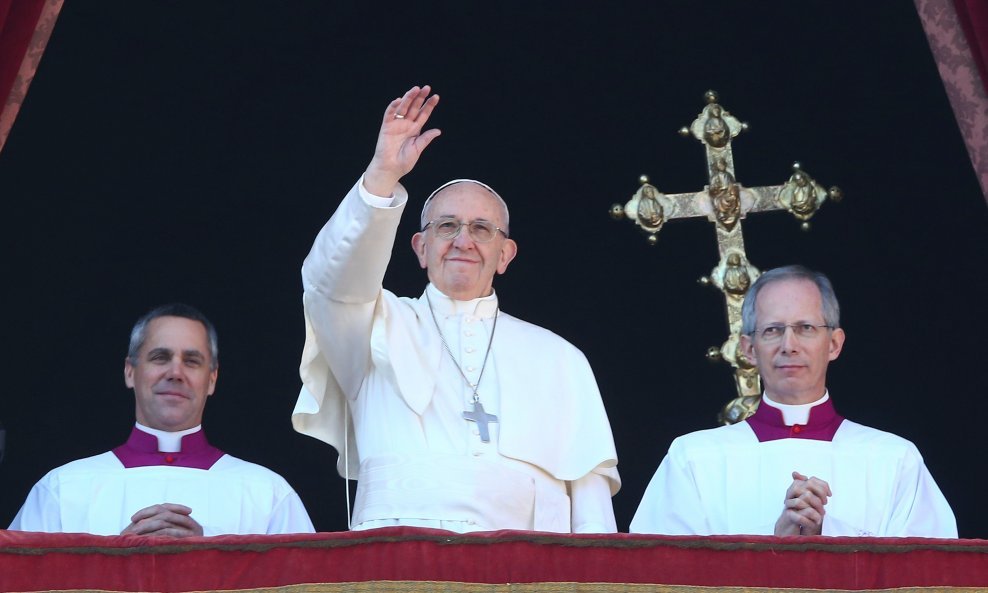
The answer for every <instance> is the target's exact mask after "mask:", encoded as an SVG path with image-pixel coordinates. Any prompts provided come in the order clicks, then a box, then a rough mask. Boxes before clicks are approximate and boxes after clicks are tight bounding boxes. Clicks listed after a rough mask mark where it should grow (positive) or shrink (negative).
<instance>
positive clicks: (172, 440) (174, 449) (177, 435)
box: [134, 422, 202, 453]
mask: <svg viewBox="0 0 988 593" xmlns="http://www.w3.org/2000/svg"><path fill="white" fill-rule="evenodd" d="M134 425H135V426H137V429H138V430H140V431H142V432H146V433H148V434H150V435H154V436H156V437H158V451H161V452H162V453H178V452H179V451H181V450H182V437H184V436H185V435H187V434H192V433H194V432H199V431H200V430H202V424H200V425H199V426H193V427H192V428H186V429H185V430H180V431H178V432H168V431H167V430H158V429H157V428H149V427H147V426H144V425H143V424H141V423H140V422H135V423H134Z"/></svg>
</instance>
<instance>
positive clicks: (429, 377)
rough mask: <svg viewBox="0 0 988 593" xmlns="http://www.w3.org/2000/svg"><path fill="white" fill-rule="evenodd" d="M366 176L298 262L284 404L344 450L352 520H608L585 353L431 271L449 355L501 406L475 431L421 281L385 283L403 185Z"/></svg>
mask: <svg viewBox="0 0 988 593" xmlns="http://www.w3.org/2000/svg"><path fill="white" fill-rule="evenodd" d="M361 184H362V181H358V182H357V185H355V186H354V188H353V189H352V190H351V191H350V192H349V194H348V195H347V196H346V198H344V200H343V202H342V203H341V204H340V206H339V208H338V209H337V211H336V213H335V214H334V215H333V217H332V218H331V219H330V221H329V222H328V223H327V224H326V226H325V227H324V228H323V229H322V231H321V232H320V233H319V236H318V237H317V238H316V241H315V244H314V245H313V248H312V250H311V252H310V253H309V256H308V257H307V258H306V261H305V264H304V266H303V269H302V276H303V286H304V289H305V294H304V310H305V317H306V334H307V335H306V344H305V350H304V352H303V356H302V364H301V369H300V370H301V376H302V380H303V389H302V391H301V393H300V394H299V399H298V402H297V404H296V407H295V411H294V413H293V416H292V420H293V423H294V425H295V427H296V429H297V430H299V431H300V432H302V433H305V434H308V435H310V436H313V437H316V438H318V439H320V440H322V441H325V442H327V443H329V444H330V445H332V446H333V447H335V448H336V449H337V451H339V452H340V454H341V456H340V460H339V463H338V464H337V468H338V470H339V471H340V474H341V475H347V474H349V476H350V478H351V479H358V493H357V497H356V501H355V506H354V510H353V519H352V525H353V528H354V529H360V528H368V527H377V526H383V525H396V524H400V525H415V526H427V527H441V528H445V529H450V530H455V531H477V530H496V529H534V530H539V531H556V532H569V531H574V532H613V531H615V530H616V525H615V522H614V512H613V508H612V505H611V496H612V495H613V494H614V493H615V492H617V489H618V488H619V487H620V478H619V477H618V473H617V469H616V467H615V466H616V464H617V455H616V453H615V450H614V442H613V437H612V435H611V430H610V425H609V423H608V421H607V415H606V413H605V411H604V407H603V403H602V401H601V398H600V393H599V391H598V389H597V384H596V381H595V379H594V377H593V373H592V371H591V370H590V366H589V364H588V363H587V360H586V358H585V357H584V356H583V354H582V353H581V352H580V351H579V350H578V349H577V348H575V347H574V346H572V345H571V344H569V343H568V342H566V341H565V340H563V339H562V338H560V337H559V336H557V335H555V334H553V333H552V332H550V331H548V330H545V329H543V328H540V327H538V326H535V325H532V324H530V323H526V322H524V321H521V320H519V319H516V318H514V317H512V316H510V315H507V314H505V313H503V312H500V313H497V311H498V301H497V297H496V295H491V296H488V297H484V298H480V299H475V300H472V301H467V302H463V301H455V300H452V299H450V298H448V297H446V296H445V295H443V294H442V293H440V292H439V291H438V290H436V289H435V287H433V286H431V285H429V286H428V287H427V288H426V290H427V291H428V294H429V298H430V299H431V301H432V304H433V306H434V308H435V315H436V317H437V319H438V322H439V324H440V327H441V328H442V333H443V335H444V336H445V338H446V340H447V343H448V345H449V348H450V350H451V352H452V354H453V356H455V358H456V363H457V364H459V365H460V366H461V368H462V369H463V373H464V374H466V375H467V377H468V378H469V380H470V382H473V383H476V382H477V380H478V379H481V380H480V383H479V386H478V394H479V395H480V398H481V403H482V404H483V406H484V408H485V410H486V412H487V413H488V414H493V415H496V416H497V421H496V422H493V423H491V424H489V429H490V442H489V443H484V442H482V441H481V439H480V437H479V435H478V432H479V431H478V426H477V425H476V424H475V423H472V422H468V421H466V420H465V419H464V418H463V416H462V414H463V411H465V410H471V409H472V404H471V399H472V396H473V392H472V390H471V389H470V388H469V387H468V385H467V382H466V381H465V380H464V378H463V377H462V376H461V375H460V371H459V370H457V368H456V365H455V364H454V361H453V360H452V358H451V356H450V354H448V353H447V352H445V351H444V348H443V345H442V342H441V339H440V335H439V333H438V332H437V331H436V327H435V322H434V321H433V318H432V314H431V313H430V311H429V304H428V302H427V300H426V295H425V294H423V295H422V297H420V298H418V299H415V298H405V297H398V296H396V295H394V294H393V293H391V292H390V291H387V290H384V289H383V287H382V282H383V278H384V274H385V270H386V269H387V265H388V262H389V260H390V255H391V250H392V246H393V244H394V240H395V235H396V231H397V226H398V221H399V218H400V216H401V212H402V210H403V209H404V206H405V203H406V200H407V194H406V193H405V191H404V188H402V187H401V186H399V187H398V189H397V190H396V194H395V196H394V198H379V197H375V196H371V195H370V194H368V193H367V192H366V190H364V189H363V188H362V186H361ZM495 314H497V315H498V317H497V326H496V330H494V315H495ZM492 330H494V332H495V336H494V341H493V346H492V349H491V353H490V357H489V359H488V361H487V366H486V369H485V370H483V376H482V378H481V376H480V373H481V370H482V369H483V368H484V365H483V361H484V357H485V354H486V353H487V345H488V341H489V338H490V332H491V331H492ZM345 432H348V433H349V439H347V438H345V436H344V435H345ZM347 459H349V467H347V463H346V460H347Z"/></svg>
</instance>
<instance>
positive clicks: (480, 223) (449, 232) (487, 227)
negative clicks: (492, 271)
mask: <svg viewBox="0 0 988 593" xmlns="http://www.w3.org/2000/svg"><path fill="white" fill-rule="evenodd" d="M430 226H431V227H432V232H434V233H435V234H436V236H437V237H439V238H440V239H455V238H457V237H458V236H460V231H461V230H463V227H467V234H469V235H470V238H471V239H473V240H474V241H476V242H477V243H489V242H490V241H493V240H494V237H496V236H497V234H498V232H500V233H501V234H502V235H504V236H505V237H507V236H508V233H505V232H504V231H502V230H501V229H500V228H498V227H496V226H494V223H492V222H488V221H486V220H471V221H470V222H460V221H459V220H457V219H455V218H437V219H436V220H430V221H429V222H428V224H426V225H425V226H424V227H422V230H423V231H425V230H426V229H428V228H429V227H430Z"/></svg>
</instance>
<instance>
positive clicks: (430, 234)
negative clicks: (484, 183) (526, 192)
mask: <svg viewBox="0 0 988 593" xmlns="http://www.w3.org/2000/svg"><path fill="white" fill-rule="evenodd" d="M444 217H450V218H455V219H456V220H458V221H460V222H473V221H476V220H484V221H488V222H491V223H493V224H494V225H495V226H497V227H498V228H502V229H503V228H504V227H505V221H504V213H503V211H502V209H501V204H500V202H499V201H498V199H497V198H495V197H494V196H493V195H491V193H490V192H489V191H487V190H486V189H484V188H482V187H480V186H479V185H476V184H474V183H468V182H464V183H457V184H455V185H451V186H449V187H447V188H446V189H444V190H442V191H441V192H439V193H438V194H436V196H435V197H434V198H433V199H432V202H431V203H430V205H429V210H428V212H427V213H426V220H427V221H432V220H436V219H437V218H444ZM412 249H414V250H415V254H416V255H417V256H418V259H419V264H420V265H421V266H422V267H423V268H425V269H426V270H428V275H429V281H430V282H432V284H433V285H435V287H436V288H438V289H439V290H440V291H441V292H442V293H443V294H445V295H446V296H448V297H450V298H453V299H457V300H461V301H468V300H471V299H475V298H478V297H483V296H487V295H489V294H491V291H492V290H493V289H492V286H493V283H494V275H495V274H503V273H504V272H505V270H507V269H508V264H509V263H511V260H512V259H514V257H515V254H516V253H517V251H518V247H517V245H516V244H515V242H514V241H512V240H511V239H508V238H507V237H505V236H504V235H503V234H502V233H495V237H494V239H493V240H491V241H489V242H487V243H478V242H476V241H474V240H473V239H472V238H470V233H469V232H468V231H467V228H466V227H462V228H461V229H460V234H459V235H457V236H456V237H455V238H453V239H441V238H439V237H437V236H436V234H435V232H434V231H433V229H432V227H431V226H430V227H429V228H427V229H426V230H425V231H422V232H418V233H415V235H414V236H413V237H412Z"/></svg>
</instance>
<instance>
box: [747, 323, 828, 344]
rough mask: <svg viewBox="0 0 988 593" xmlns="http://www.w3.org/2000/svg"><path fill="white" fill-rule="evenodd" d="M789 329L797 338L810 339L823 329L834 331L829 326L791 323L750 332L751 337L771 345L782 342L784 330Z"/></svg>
mask: <svg viewBox="0 0 988 593" xmlns="http://www.w3.org/2000/svg"><path fill="white" fill-rule="evenodd" d="M788 327H791V328H792V333H793V334H794V335H796V336H797V337H799V338H807V339H812V338H815V337H817V335H819V334H820V330H821V329H823V328H826V329H834V328H833V327H831V326H829V325H813V324H812V323H791V324H787V325H782V324H776V325H766V326H765V327H763V328H761V329H756V330H755V331H753V332H751V333H752V335H757V336H758V337H759V338H761V340H762V341H763V342H765V343H768V344H771V343H772V342H778V341H781V340H782V336H784V335H786V328H788Z"/></svg>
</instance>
